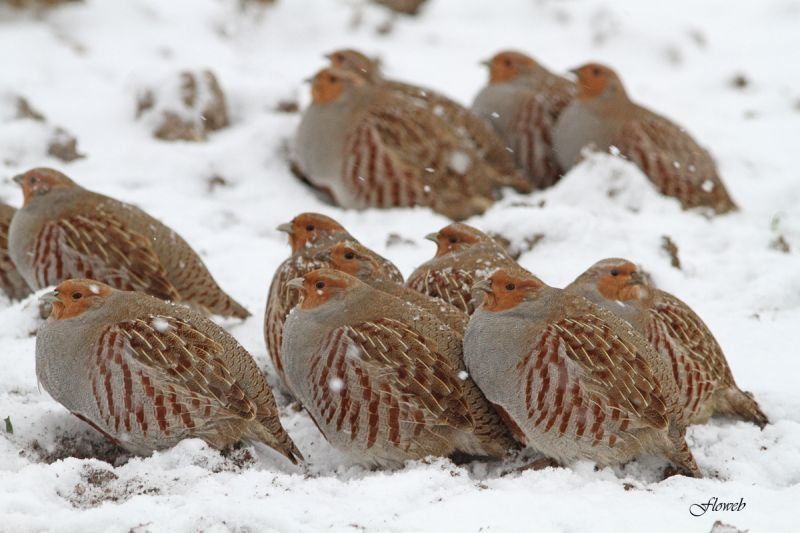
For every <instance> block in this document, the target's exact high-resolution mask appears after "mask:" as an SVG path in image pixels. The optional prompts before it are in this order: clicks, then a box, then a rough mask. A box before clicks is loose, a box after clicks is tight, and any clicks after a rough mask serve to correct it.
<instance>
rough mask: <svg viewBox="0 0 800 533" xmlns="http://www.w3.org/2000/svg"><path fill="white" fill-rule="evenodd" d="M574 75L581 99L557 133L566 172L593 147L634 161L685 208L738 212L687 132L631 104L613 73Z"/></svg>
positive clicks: (591, 68) (599, 70) (598, 68)
mask: <svg viewBox="0 0 800 533" xmlns="http://www.w3.org/2000/svg"><path fill="white" fill-rule="evenodd" d="M572 72H574V73H575V74H576V75H577V78H578V97H577V98H575V99H574V100H573V101H572V102H571V103H570V104H569V105H568V106H567V107H566V109H564V111H563V112H562V113H561V115H560V116H559V118H558V122H557V123H556V127H555V129H554V131H553V145H554V147H555V150H556V156H557V158H558V162H559V164H560V166H561V168H562V170H564V171H565V172H566V171H567V170H569V169H570V168H571V167H572V166H573V165H575V164H576V163H577V162H578V161H579V159H580V157H581V152H582V151H583V149H584V148H586V147H590V148H592V149H594V150H596V151H601V152H611V153H613V154H617V155H620V156H622V157H623V158H625V159H627V160H629V161H631V162H633V163H634V164H636V166H638V167H639V169H640V170H641V171H642V172H643V173H644V174H645V175H646V176H647V177H648V179H649V180H650V181H651V182H652V183H653V185H655V187H656V188H657V189H658V190H659V192H660V193H661V194H663V195H666V196H671V197H674V198H677V199H678V201H679V202H680V203H681V205H682V206H683V208H684V209H689V208H694V207H709V208H711V209H713V211H715V212H716V213H717V214H721V213H727V212H730V211H735V210H737V209H738V208H737V206H736V204H735V203H734V201H733V199H732V198H731V196H730V195H729V194H728V191H727V189H726V188H725V185H724V184H723V183H722V179H721V178H720V176H719V174H718V172H717V166H716V163H714V159H713V158H712V157H711V154H709V152H708V151H707V150H706V149H705V148H703V147H702V146H700V145H699V144H697V142H696V141H695V140H694V139H693V138H692V137H691V136H690V135H689V134H688V133H687V132H686V130H685V129H684V128H682V127H681V126H679V125H677V124H675V123H673V122H671V121H670V120H668V119H667V118H665V117H663V116H661V115H658V114H656V113H654V112H653V111H650V110H649V109H646V108H644V107H642V106H640V105H638V104H636V103H634V102H633V101H631V99H630V98H629V97H628V93H627V92H626V90H625V87H624V86H623V84H622V81H621V80H620V78H619V76H618V75H617V73H616V72H614V71H613V70H612V69H611V68H609V67H607V66H604V65H600V64H597V63H589V64H586V65H584V66H582V67H579V68H577V69H574V70H573V71H572Z"/></svg>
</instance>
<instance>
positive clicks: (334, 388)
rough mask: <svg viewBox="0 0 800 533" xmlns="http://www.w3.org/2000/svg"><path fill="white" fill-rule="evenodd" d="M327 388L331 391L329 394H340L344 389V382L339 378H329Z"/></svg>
mask: <svg viewBox="0 0 800 533" xmlns="http://www.w3.org/2000/svg"><path fill="white" fill-rule="evenodd" d="M328 387H329V388H330V389H331V392H341V390H342V389H343V388H344V381H342V380H341V378H331V380H330V381H329V382H328Z"/></svg>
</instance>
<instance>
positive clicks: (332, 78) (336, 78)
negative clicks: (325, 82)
mask: <svg viewBox="0 0 800 533" xmlns="http://www.w3.org/2000/svg"><path fill="white" fill-rule="evenodd" d="M329 79H330V81H331V83H336V82H337V81H339V78H338V76H333V75H331V76H330V78H329Z"/></svg>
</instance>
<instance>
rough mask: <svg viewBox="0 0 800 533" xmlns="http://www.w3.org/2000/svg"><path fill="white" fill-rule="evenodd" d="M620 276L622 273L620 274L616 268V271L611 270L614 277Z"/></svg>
mask: <svg viewBox="0 0 800 533" xmlns="http://www.w3.org/2000/svg"><path fill="white" fill-rule="evenodd" d="M619 274H620V272H619V270H617V269H616V268H615V269H613V270H611V275H612V276H614V277H617V276H619Z"/></svg>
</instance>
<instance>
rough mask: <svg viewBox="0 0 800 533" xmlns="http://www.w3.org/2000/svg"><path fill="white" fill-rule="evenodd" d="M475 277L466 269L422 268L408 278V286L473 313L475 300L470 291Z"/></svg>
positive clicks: (469, 313)
mask: <svg viewBox="0 0 800 533" xmlns="http://www.w3.org/2000/svg"><path fill="white" fill-rule="evenodd" d="M474 282H475V279H474V277H473V276H472V275H471V274H470V273H469V272H468V271H466V270H460V269H446V270H436V269H427V270H422V271H419V272H417V273H415V274H414V275H412V276H411V277H409V279H408V287H409V288H411V289H414V290H415V291H417V292H421V293H423V294H427V295H428V296H431V297H434V298H439V299H441V300H444V301H445V302H447V303H449V304H450V305H452V306H454V307H457V308H458V309H460V310H462V311H464V312H465V313H467V314H468V315H471V314H472V313H473V311H475V302H474V301H473V299H472V294H471V292H470V290H471V288H472V285H473V283H474Z"/></svg>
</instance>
